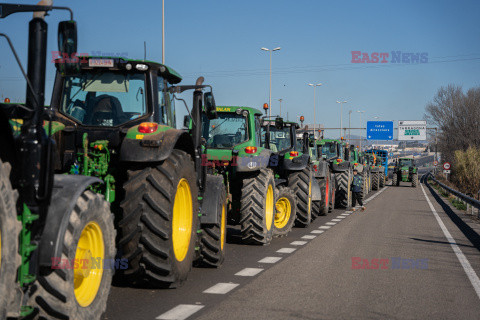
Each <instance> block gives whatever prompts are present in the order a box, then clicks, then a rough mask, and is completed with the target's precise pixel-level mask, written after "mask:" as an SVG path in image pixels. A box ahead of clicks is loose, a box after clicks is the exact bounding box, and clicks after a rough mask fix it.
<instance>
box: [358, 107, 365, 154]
mask: <svg viewBox="0 0 480 320" xmlns="http://www.w3.org/2000/svg"><path fill="white" fill-rule="evenodd" d="M357 112H358V113H360V151H362V140H363V137H362V131H363V123H362V113H364V112H365V111H360V110H357Z"/></svg>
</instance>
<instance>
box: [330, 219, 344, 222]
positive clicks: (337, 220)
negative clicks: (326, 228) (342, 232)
mask: <svg viewBox="0 0 480 320" xmlns="http://www.w3.org/2000/svg"><path fill="white" fill-rule="evenodd" d="M332 221H336V222H339V221H342V219H332Z"/></svg>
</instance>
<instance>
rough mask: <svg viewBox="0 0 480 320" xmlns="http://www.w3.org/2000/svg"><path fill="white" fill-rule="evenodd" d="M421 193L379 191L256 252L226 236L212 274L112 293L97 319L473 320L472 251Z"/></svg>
mask: <svg viewBox="0 0 480 320" xmlns="http://www.w3.org/2000/svg"><path fill="white" fill-rule="evenodd" d="M423 188H424V190H425V194H424V192H423V189H422V187H419V188H416V189H414V188H411V187H410V186H407V184H406V183H402V186H400V187H387V188H384V189H383V190H381V192H377V193H376V194H370V195H369V196H368V197H372V195H373V196H374V198H373V199H371V200H370V201H369V202H368V204H367V210H366V211H365V212H359V213H352V214H350V213H349V212H345V211H344V210H335V211H334V212H333V213H331V214H329V215H327V216H326V217H320V218H319V219H317V220H316V221H315V222H314V223H313V224H312V225H311V226H310V227H309V228H306V229H298V228H296V229H294V231H293V232H292V233H290V235H289V236H288V237H286V238H280V239H274V241H273V242H272V244H271V245H269V246H265V247H259V246H246V245H242V244H240V243H238V241H237V239H238V238H237V237H236V235H237V232H236V230H234V229H230V230H229V238H228V245H227V250H228V251H227V254H228V256H227V259H226V261H225V264H224V265H223V266H222V267H221V268H220V269H218V270H215V269H193V272H192V273H191V276H190V277H189V279H188V281H187V283H186V284H185V285H184V286H183V287H181V288H178V289H172V290H149V289H132V288H119V287H114V288H113V289H112V293H111V295H110V298H109V303H108V308H107V313H106V315H105V317H104V319H187V318H188V319H209V320H210V319H229V320H231V319H352V318H358V319H421V318H432V319H450V318H455V319H478V318H479V315H480V304H479V297H480V280H478V277H477V274H480V255H479V251H478V249H477V248H475V246H474V245H472V242H470V241H469V240H468V239H467V238H466V237H465V235H464V234H463V233H462V231H460V229H459V228H458V227H457V225H455V224H454V222H452V220H451V219H450V218H449V216H447V214H446V213H445V212H444V211H443V208H442V207H441V206H440V204H439V203H438V202H437V201H436V200H435V199H434V197H433V196H432V194H431V193H430V190H429V189H428V188H427V187H426V186H424V185H423ZM426 196H427V197H428V199H429V200H430V202H431V204H432V206H433V209H434V210H435V211H436V213H433V212H432V209H431V207H430V205H429V203H428V201H427V198H426ZM435 215H438V219H440V221H441V222H440V223H439V220H438V219H437V218H436V216H435ZM442 223H443V224H444V228H445V229H446V233H445V232H444V230H442V227H441V226H440V224H442ZM446 234H447V236H448V237H450V238H448V239H447V237H446ZM477 247H478V246H477ZM288 249H290V250H288ZM293 249H294V251H293V252H290V251H292V250H293ZM279 251H280V252H283V253H280V252H279ZM288 252H290V253H288ZM373 259H378V260H377V261H375V260H373ZM381 259H384V260H381ZM387 260H388V261H387ZM375 262H378V264H377V265H378V268H376V269H375V268H372V267H375V266H376V264H375ZM462 263H463V264H462ZM367 265H368V267H369V268H366V266H367ZM382 266H383V267H384V268H382ZM359 267H364V268H363V269H362V268H359ZM476 290H477V291H476Z"/></svg>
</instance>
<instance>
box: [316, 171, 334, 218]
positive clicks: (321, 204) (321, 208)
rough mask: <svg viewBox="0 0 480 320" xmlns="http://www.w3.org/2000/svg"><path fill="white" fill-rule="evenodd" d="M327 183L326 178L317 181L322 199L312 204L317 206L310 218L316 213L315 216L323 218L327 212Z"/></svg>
mask: <svg viewBox="0 0 480 320" xmlns="http://www.w3.org/2000/svg"><path fill="white" fill-rule="evenodd" d="M328 182H329V181H328V178H325V179H322V180H319V183H318V184H319V185H320V193H321V196H322V199H321V200H320V201H315V202H313V205H315V203H316V204H317V205H318V209H317V211H312V217H313V216H314V214H315V212H318V214H317V216H325V215H326V214H327V212H328V205H329V203H328V201H329V196H328V192H329V190H328V188H329V187H330V186H329V185H328ZM314 208H315V207H314ZM317 216H316V217H317ZM316 217H315V218H316Z"/></svg>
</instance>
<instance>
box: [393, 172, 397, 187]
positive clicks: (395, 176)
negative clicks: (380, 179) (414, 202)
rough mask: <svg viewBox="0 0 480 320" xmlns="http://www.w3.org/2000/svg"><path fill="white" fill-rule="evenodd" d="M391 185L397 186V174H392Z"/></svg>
mask: <svg viewBox="0 0 480 320" xmlns="http://www.w3.org/2000/svg"><path fill="white" fill-rule="evenodd" d="M392 186H398V175H397V174H396V173H394V174H393V176H392Z"/></svg>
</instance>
